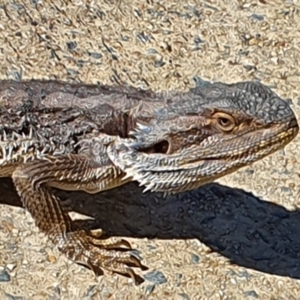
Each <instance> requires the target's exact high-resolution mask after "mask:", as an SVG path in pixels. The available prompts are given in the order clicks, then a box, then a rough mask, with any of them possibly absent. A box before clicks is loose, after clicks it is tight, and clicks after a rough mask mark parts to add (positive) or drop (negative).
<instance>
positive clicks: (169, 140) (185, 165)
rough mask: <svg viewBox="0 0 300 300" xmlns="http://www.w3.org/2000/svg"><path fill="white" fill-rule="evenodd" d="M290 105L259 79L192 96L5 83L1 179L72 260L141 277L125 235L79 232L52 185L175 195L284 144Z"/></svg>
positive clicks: (208, 87)
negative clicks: (136, 187) (130, 187)
mask: <svg viewBox="0 0 300 300" xmlns="http://www.w3.org/2000/svg"><path fill="white" fill-rule="evenodd" d="M298 130H299V128H298V123H297V120H296V117H295V114H294V113H293V111H292V110H291V108H290V107H289V104H288V103H287V102H285V101H284V100H282V99H281V98H279V97H278V96H277V95H276V94H275V93H274V92H272V91H271V90H270V89H269V88H267V87H266V86H264V85H262V84H260V83H255V82H244V83H236V84H231V85H228V84H223V83H214V84H208V83H207V84H205V85H203V86H202V87H197V88H195V89H192V90H190V91H188V92H168V93H166V92H160V93H154V92H152V91H142V90H139V89H135V88H133V87H129V86H115V87H113V86H111V87H109V86H103V85H84V84H68V83H64V82H57V81H37V80H32V81H28V82H15V81H1V82H0V176H1V177H12V179H13V182H14V185H15V187H16V189H17V191H18V194H19V196H20V197H21V199H22V201H23V204H24V206H25V207H26V209H27V210H28V211H29V212H30V214H31V215H32V217H33V218H34V220H35V223H36V225H37V226H38V227H39V229H40V230H41V231H43V232H44V233H45V234H46V235H47V236H48V237H49V238H50V240H51V241H52V242H53V243H54V244H55V245H56V246H57V247H58V248H59V249H60V251H61V252H62V253H64V254H65V255H66V256H67V257H68V258H70V259H72V260H74V261H76V262H80V263H82V264H84V265H86V266H88V267H90V268H92V269H93V270H94V271H96V272H98V271H99V270H100V269H101V268H104V269H106V270H109V271H114V272H118V273H122V274H125V275H129V276H131V277H132V278H133V279H134V280H135V281H136V282H140V281H141V280H140V278H139V277H138V276H137V275H136V274H135V273H134V272H133V270H132V269H131V267H130V265H133V266H136V267H141V268H144V267H143V266H142V265H141V263H140V262H139V260H138V259H137V258H136V257H135V256H134V255H132V254H131V253H130V252H124V251H121V250H120V249H119V248H120V247H123V246H125V248H130V245H129V244H128V242H126V241H125V240H118V239H110V240H103V239H99V237H100V236H99V234H95V233H94V232H86V231H75V230H74V229H73V227H72V221H71V219H70V217H69V216H68V214H67V213H65V212H64V211H63V209H62V207H61V205H60V201H59V199H58V198H57V197H56V196H55V195H54V194H53V192H52V188H53V187H56V188H60V189H65V190H84V191H86V192H89V193H97V192H100V191H104V190H106V189H111V188H114V187H117V186H120V185H123V184H125V183H126V182H128V181H132V180H137V181H138V182H140V184H141V185H143V186H145V187H146V189H150V190H152V191H161V192H165V193H177V192H181V191H184V190H188V189H193V188H196V187H198V186H200V185H203V184H205V183H207V182H210V181H213V180H215V179H216V178H219V177H221V176H224V175H226V174H229V173H231V172H233V171H235V170H237V169H239V168H240V167H243V166H245V165H248V164H250V163H252V162H254V161H256V160H258V159H261V158H263V157H264V156H266V155H269V154H271V153H273V152H274V151H276V150H278V149H280V148H283V147H284V146H285V145H286V144H288V143H289V142H290V141H291V140H292V139H293V138H294V137H295V136H296V135H297V133H298Z"/></svg>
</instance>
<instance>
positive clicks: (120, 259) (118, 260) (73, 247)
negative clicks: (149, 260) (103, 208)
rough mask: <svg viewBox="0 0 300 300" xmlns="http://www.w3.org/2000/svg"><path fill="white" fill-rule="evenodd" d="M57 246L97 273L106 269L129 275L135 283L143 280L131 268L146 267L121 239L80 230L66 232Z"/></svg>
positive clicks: (75, 260) (70, 257)
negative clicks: (100, 237)
mask: <svg viewBox="0 0 300 300" xmlns="http://www.w3.org/2000/svg"><path fill="white" fill-rule="evenodd" d="M122 246H123V247H125V248H122ZM58 248H59V250H60V251H61V252H62V253H63V254H65V255H66V256H67V257H68V258H69V259H71V260H72V261H74V262H76V263H79V264H81V265H84V266H86V267H88V268H89V269H91V270H92V271H93V272H94V273H95V274H97V275H99V274H103V271H102V270H106V271H108V272H110V273H119V274H123V275H125V276H127V277H131V278H132V279H133V280H134V282H135V284H137V285H138V284H140V283H142V282H143V281H144V280H143V279H142V277H140V276H138V275H137V274H135V272H134V271H133V269H132V268H133V267H134V268H140V269H141V270H147V267H146V266H144V265H142V263H141V262H140V259H139V258H138V257H137V256H136V255H135V254H134V253H132V252H131V251H130V250H131V246H130V244H129V243H128V242H127V241H125V240H123V239H116V238H111V239H108V240H100V239H99V238H95V237H94V234H93V233H91V234H89V233H87V232H86V231H83V230H81V231H76V232H67V233H66V234H65V237H64V239H63V240H62V241H61V242H60V243H59V245H58ZM128 250H129V251H128Z"/></svg>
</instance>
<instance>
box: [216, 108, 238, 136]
mask: <svg viewBox="0 0 300 300" xmlns="http://www.w3.org/2000/svg"><path fill="white" fill-rule="evenodd" d="M213 118H214V119H215V121H216V126H217V127H218V128H219V129H221V130H222V131H227V132H228V131H231V130H232V129H233V128H234V127H235V121H234V118H233V117H232V116H230V115H228V114H225V113H221V112H217V113H215V114H214V115H213Z"/></svg>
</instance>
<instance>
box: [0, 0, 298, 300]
mask: <svg viewBox="0 0 300 300" xmlns="http://www.w3.org/2000/svg"><path fill="white" fill-rule="evenodd" d="M97 3H99V4H97ZM0 41H1V43H0V61H1V64H0V76H1V78H2V79H4V78H11V79H29V78H43V79H49V78H57V79H62V80H67V81H84V82H86V83H91V82H97V81H100V82H102V83H107V84H109V83H116V82H118V83H122V82H126V83H129V84H132V85H135V86H139V87H145V88H149V87H150V88H152V89H154V90H170V89H178V90H183V89H187V88H189V87H191V86H194V85H195V76H196V78H197V77H199V78H202V79H205V80H213V81H224V82H235V81H242V80H261V81H262V82H263V83H264V84H267V85H269V86H270V87H272V88H273V89H274V90H275V91H276V92H277V93H278V94H279V95H281V96H282V97H283V98H286V99H292V101H293V108H294V110H295V111H296V112H297V115H299V112H300V110H299V104H300V95H299V86H300V77H299V76H300V73H299V61H300V60H299V58H300V51H299V50H300V49H299V48H300V1H297V0H294V1H292V0H290V1H284V0H281V1H279V0H272V1H270V0H260V1H254V0H253V1H250V0H249V1H246V0H239V1H236V0H220V1H213V0H210V1H209V0H208V1H199V0H198V1H196V0H194V1H193V0H189V1H182V4H180V1H151V0H148V1H144V0H139V1H137V0H126V1H125V0H120V1H113V0H112V1H108V0H107V1H92V0H90V1H88V0H86V1H84V0H82V1H80V0H77V1H67V0H64V1H63V0H56V1H55V0H52V1H50V0H48V1H46V0H44V1H42V0H35V1H33V0H31V1H30V0H28V1H26V0H19V1H18V0H10V1H7V0H2V1H1V3H0ZM299 145H300V140H299V138H297V139H296V140H295V142H293V143H292V144H291V145H289V146H288V147H287V148H286V149H285V151H281V152H278V153H277V154H275V155H272V156H271V157H269V158H266V159H264V160H263V161H261V162H258V163H256V164H254V165H253V166H250V167H248V168H245V169H243V170H241V171H240V172H237V173H235V174H233V175H232V176H228V177H226V178H224V179H223V180H221V181H220V182H219V183H216V184H212V185H208V186H206V187H203V188H201V189H199V190H197V191H192V192H189V193H185V194H181V195H178V196H176V197H170V198H167V199H165V200H164V199H162V197H161V195H157V194H144V195H143V194H142V193H141V191H140V190H139V189H138V188H137V187H134V188H132V187H131V186H129V187H128V186H127V187H124V188H121V189H118V190H115V191H111V192H107V193H103V194H101V195H96V196H90V195H86V194H80V193H77V194H72V193H69V194H68V193H62V197H63V198H64V200H65V201H64V203H65V205H66V206H67V207H68V208H69V209H70V210H74V211H77V212H80V213H82V214H85V215H89V216H92V217H93V218H94V221H93V222H91V223H88V224H90V225H91V226H95V225H98V226H101V227H102V228H103V229H104V230H105V231H107V232H108V233H109V234H112V235H114V236H122V237H125V238H126V239H128V240H129V241H130V242H132V245H133V247H134V248H136V249H137V250H138V251H139V253H140V255H141V257H142V258H143V263H144V264H146V265H147V266H148V267H149V268H150V269H149V271H146V272H144V273H142V274H141V275H143V276H144V277H145V279H146V280H145V283H144V284H142V285H141V286H139V287H136V286H134V284H133V283H132V281H131V280H129V279H127V278H123V277H121V276H118V275H112V276H111V275H107V276H102V277H95V276H94V275H93V274H92V272H91V271H89V270H87V269H85V268H83V267H81V266H78V265H76V264H74V263H71V262H70V261H68V260H67V259H66V258H65V257H63V256H61V255H60V254H59V253H58V252H57V251H56V250H55V249H54V248H53V247H52V245H51V244H50V243H49V242H48V241H47V239H46V238H45V237H44V236H43V235H42V234H41V233H39V232H38V230H37V228H36V227H35V226H34V223H33V220H32V219H31V217H30V216H29V214H28V213H27V212H26V211H24V210H23V209H22V208H21V207H20V203H18V201H17V197H16V194H15V192H14V190H13V188H12V185H11V181H9V180H2V181H0V202H1V216H0V227H1V228H0V299H9V300H11V299H51V300H54V299H182V300H189V299H300V282H299V279H300V257H299V256H300V254H299V250H300V241H299V236H300V213H299V208H298V207H300V203H299V185H300V184H299V173H298V169H299V166H300V157H299V150H298V147H299ZM128 191H131V192H128ZM250 192H251V193H253V194H251V193H250ZM204 195H206V200H204ZM207 197H208V198H207ZM6 204H10V205H6Z"/></svg>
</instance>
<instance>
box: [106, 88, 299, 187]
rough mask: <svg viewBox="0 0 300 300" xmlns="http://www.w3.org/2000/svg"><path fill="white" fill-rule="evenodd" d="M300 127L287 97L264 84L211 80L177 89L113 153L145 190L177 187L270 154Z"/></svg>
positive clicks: (208, 179)
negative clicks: (188, 88) (182, 90)
mask: <svg viewBox="0 0 300 300" xmlns="http://www.w3.org/2000/svg"><path fill="white" fill-rule="evenodd" d="M298 131H299V126H298V123H297V119H296V116H295V114H294V112H293V111H292V109H291V108H290V105H289V103H288V102H287V101H284V100H283V99H281V98H280V97H278V96H277V95H276V94H275V93H274V92H273V91H271V90H270V89H269V88H267V87H266V86H264V85H262V84H260V83H256V82H243V83H236V84H231V85H226V84H223V83H214V84H207V85H206V86H202V87H198V88H195V89H193V90H191V91H190V92H188V93H187V94H176V95H175V96H174V97H173V99H172V100H171V101H169V103H168V104H167V105H165V106H164V107H163V108H162V109H159V110H157V111H156V118H153V119H152V120H151V122H149V123H147V124H143V125H142V124H139V125H138V126H137V128H136V129H135V130H134V131H133V132H132V136H133V140H132V141H131V142H128V143H125V144H123V145H122V146H121V145H119V146H118V147H116V148H115V149H114V150H112V151H115V152H114V155H112V156H111V158H112V160H113V161H114V162H115V163H116V165H118V166H119V167H120V168H121V169H122V170H123V171H124V172H125V173H127V176H131V177H132V178H133V179H134V180H137V181H138V182H140V184H141V185H143V186H145V187H146V189H147V190H152V191H163V192H166V193H176V192H181V191H184V190H189V189H193V188H196V187H198V186H200V185H203V184H205V183H208V182H211V181H213V180H215V179H217V178H220V177H222V176H224V175H226V174H229V173H232V172H234V171H236V170H237V169H239V168H241V167H243V166H246V165H249V164H251V163H253V162H255V161H257V160H259V159H261V158H263V157H265V156H267V155H270V154H272V153H273V152H275V151H277V150H279V149H281V148H283V147H284V146H285V145H287V144H288V143H289V142H290V141H291V140H292V139H293V138H294V137H295V136H296V135H297V133H298ZM117 148H118V149H117Z"/></svg>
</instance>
